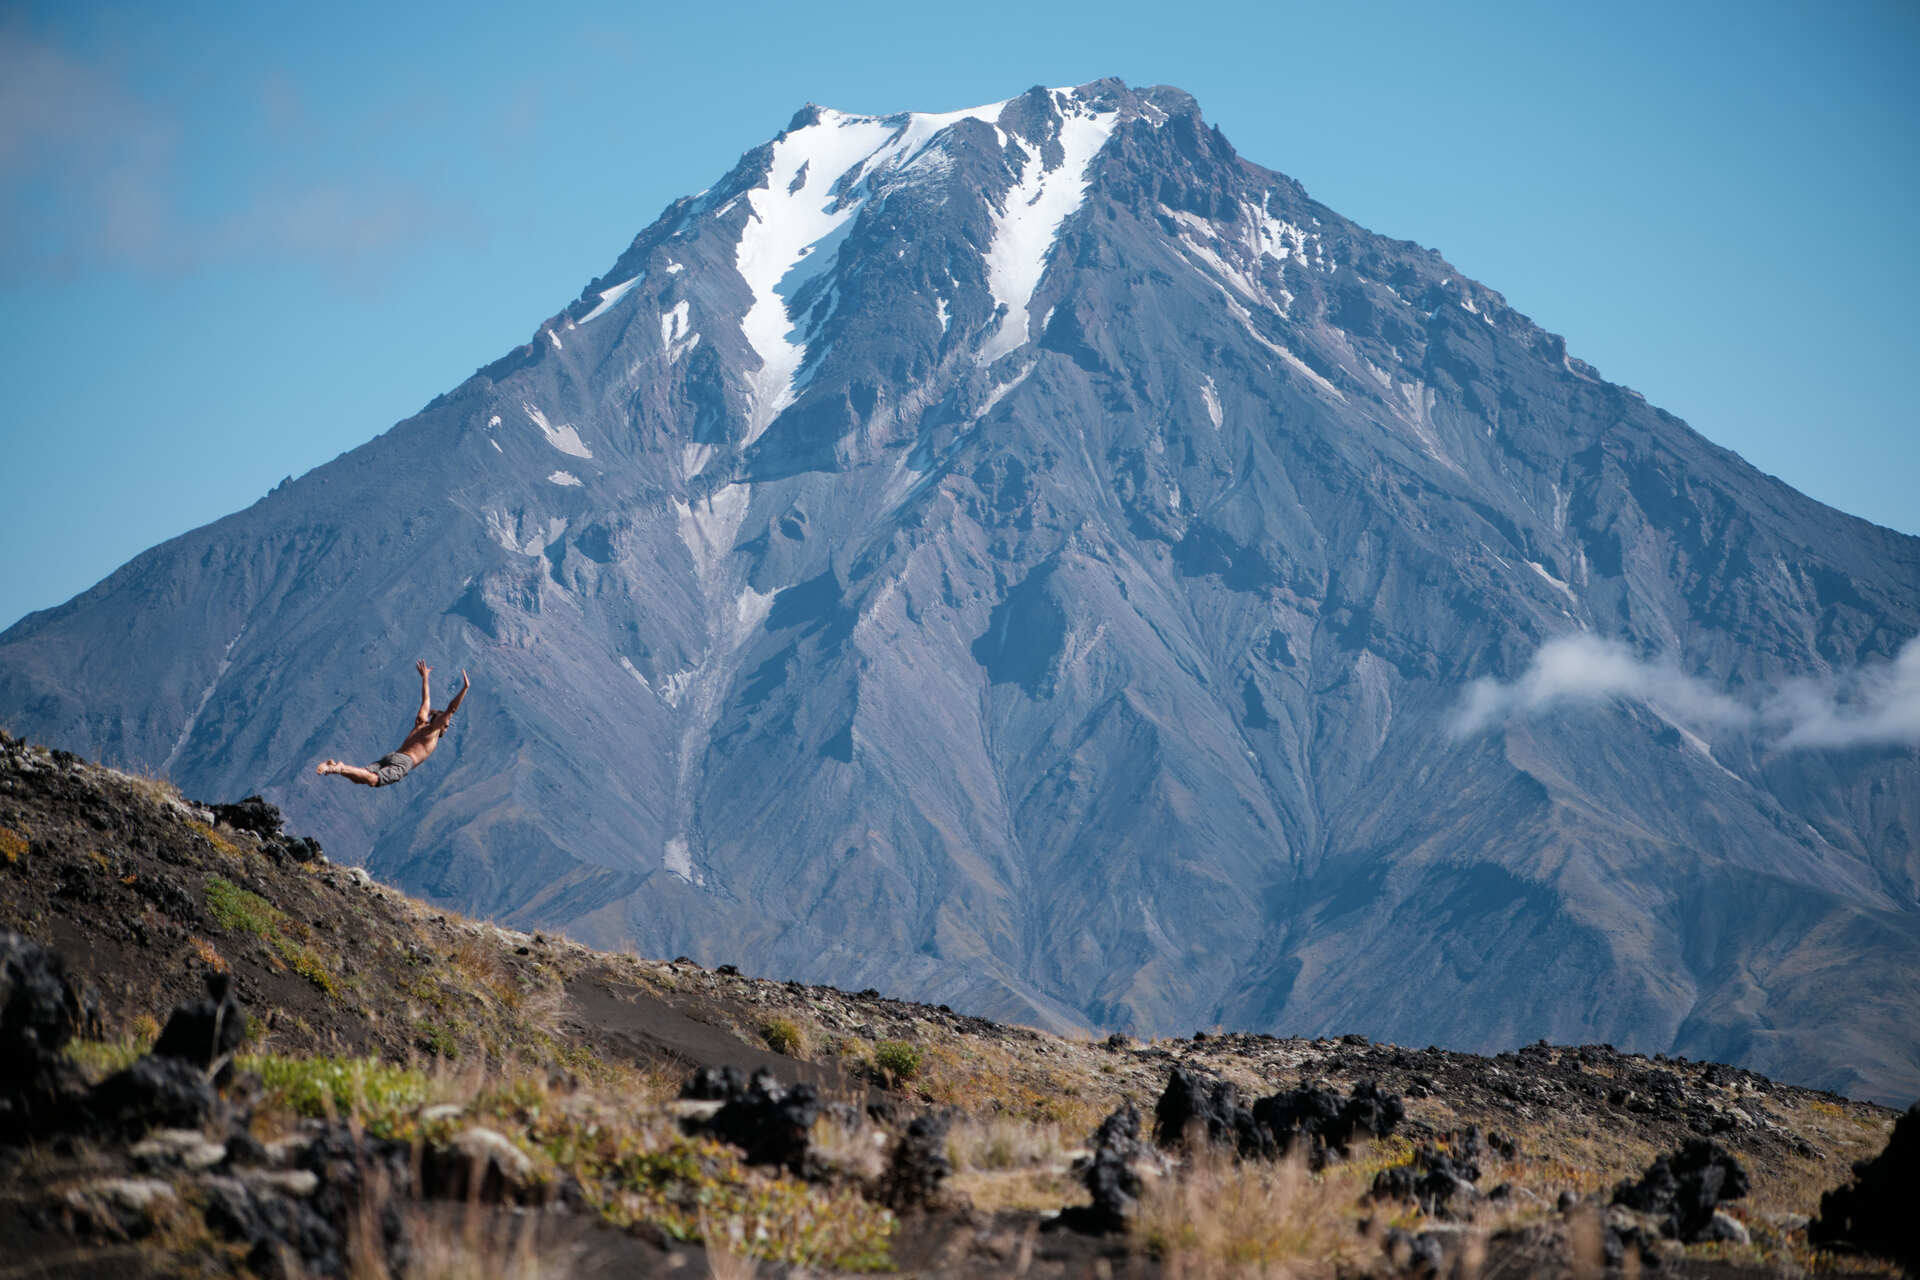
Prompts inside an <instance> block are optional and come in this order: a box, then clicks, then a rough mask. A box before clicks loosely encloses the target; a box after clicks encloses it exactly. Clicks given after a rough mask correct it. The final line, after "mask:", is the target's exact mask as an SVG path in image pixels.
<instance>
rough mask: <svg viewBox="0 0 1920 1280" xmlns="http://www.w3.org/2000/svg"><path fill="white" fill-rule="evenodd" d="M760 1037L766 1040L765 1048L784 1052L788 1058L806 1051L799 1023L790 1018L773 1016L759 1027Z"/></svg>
mask: <svg viewBox="0 0 1920 1280" xmlns="http://www.w3.org/2000/svg"><path fill="white" fill-rule="evenodd" d="M760 1038H761V1039H762V1040H765V1041H766V1042H767V1048H769V1049H771V1050H773V1051H774V1052H775V1053H784V1054H786V1055H787V1056H788V1057H789V1058H797V1057H799V1056H800V1055H801V1054H802V1053H805V1052H806V1047H807V1041H806V1037H805V1036H803V1035H801V1034H800V1024H799V1023H797V1022H795V1021H794V1020H793V1019H792V1018H775V1019H774V1020H773V1021H771V1022H769V1023H768V1024H767V1025H766V1026H764V1027H762V1028H760Z"/></svg>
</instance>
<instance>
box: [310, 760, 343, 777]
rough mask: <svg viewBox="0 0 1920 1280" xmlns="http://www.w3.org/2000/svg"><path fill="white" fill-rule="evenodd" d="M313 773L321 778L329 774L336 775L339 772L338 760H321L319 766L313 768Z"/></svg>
mask: <svg viewBox="0 0 1920 1280" xmlns="http://www.w3.org/2000/svg"><path fill="white" fill-rule="evenodd" d="M314 772H315V773H317V774H319V775H321V776H322V777H325V776H326V775H327V774H329V773H338V772H340V762H339V761H338V760H322V761H321V762H320V763H319V765H317V766H316V767H315V768H314Z"/></svg>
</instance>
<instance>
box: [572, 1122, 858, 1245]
mask: <svg viewBox="0 0 1920 1280" xmlns="http://www.w3.org/2000/svg"><path fill="white" fill-rule="evenodd" d="M543 1136H544V1137H545V1139H546V1141H545V1144H544V1147H545V1150H546V1151H547V1153H548V1155H549V1156H550V1158H552V1159H553V1160H554V1162H555V1163H556V1164H558V1165H561V1166H562V1167H565V1168H568V1169H570V1170H572V1172H573V1173H574V1174H575V1176H576V1177H578V1178H579V1179H580V1183H581V1185H582V1186H583V1187H585V1188H586V1190H587V1198H588V1201H589V1202H590V1203H591V1204H593V1206H594V1208H595V1209H596V1210H597V1211H598V1212H599V1213H600V1215H601V1216H602V1217H603V1218H605V1219H606V1220H607V1221H608V1222H611V1223H613V1224H614V1225H616V1226H634V1225H638V1224H640V1223H651V1224H652V1225H654V1226H657V1227H659V1228H660V1229H661V1230H663V1231H665V1232H666V1233H667V1234H668V1235H670V1236H672V1237H674V1238H675V1239H678V1240H705V1239H709V1238H715V1237H717V1239H715V1243H717V1244H719V1245H721V1246H723V1247H725V1248H727V1249H728V1250H730V1251H733V1252H738V1253H743V1254H746V1255H747V1256H749V1257H756V1258H763V1259H766V1260H768V1261H773V1262H788V1263H796V1264H799V1265H802V1266H822V1267H833V1268H837V1269H839V1270H842V1271H891V1270H892V1269H893V1261H892V1258H891V1257H890V1256H889V1254H888V1246H889V1244H890V1243H891V1240H892V1236H893V1226H894V1222H893V1215H892V1214H891V1213H889V1212H887V1211H886V1210H885V1209H882V1208H878V1207H876V1206H874V1205H872V1204H869V1203H868V1202H867V1201H866V1200H865V1199H863V1198H862V1197H861V1196H860V1195H859V1193H858V1192H857V1191H853V1190H840V1191H826V1190H822V1189H819V1188H815V1187H810V1186H808V1185H807V1184H806V1183H804V1182H800V1181H797V1180H796V1179H793V1178H790V1177H787V1176H785V1175H779V1176H768V1175H766V1174H763V1173H759V1172H757V1171H755V1170H752V1169H749V1168H748V1167H747V1166H745V1165H743V1164H742V1163H741V1162H740V1157H739V1154H738V1153H737V1152H736V1151H734V1149H733V1148H732V1147H729V1146H725V1145H724V1144H721V1143H718V1142H713V1141H710V1140H708V1139H705V1138H689V1137H687V1136H685V1135H684V1134H681V1133H678V1132H676V1131H674V1130H672V1129H670V1128H665V1127H658V1126H650V1127H643V1128H638V1129H630V1130H628V1131H626V1132H624V1133H618V1132H607V1131H604V1130H599V1129H598V1128H597V1127H590V1128H588V1129H586V1130H581V1129H578V1128H575V1127H557V1128H555V1129H550V1130H548V1131H547V1132H546V1133H545V1134H544V1135H543Z"/></svg>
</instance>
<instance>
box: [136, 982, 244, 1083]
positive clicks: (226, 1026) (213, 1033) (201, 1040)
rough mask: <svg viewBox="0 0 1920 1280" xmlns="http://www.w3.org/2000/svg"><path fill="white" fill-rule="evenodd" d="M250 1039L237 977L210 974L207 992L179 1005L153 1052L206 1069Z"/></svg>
mask: <svg viewBox="0 0 1920 1280" xmlns="http://www.w3.org/2000/svg"><path fill="white" fill-rule="evenodd" d="M246 1042H247V1013H246V1010H245V1009H243V1008H241V1007H240V1000H239V998H238V997H237V996H235V995H234V993H233V980H232V978H231V977H229V976H228V975H227V974H224V973H209V974H208V975H207V994H206V997H205V998H203V999H200V1000H191V1001H188V1002H187V1003H185V1004H181V1005H176V1006H175V1007H174V1010H173V1012H172V1013H171V1014H169V1015H168V1017H167V1025H166V1026H164V1027H162V1028H161V1029H160V1038H159V1039H157V1040H155V1041H154V1042H153V1054H154V1056H155V1057H160V1058H178V1059H180V1060H181V1061H182V1062H190V1063H192V1064H193V1065H194V1066H196V1067H198V1068H200V1069H201V1070H202V1071H209V1070H213V1069H215V1064H216V1063H220V1064H221V1069H223V1070H224V1068H225V1060H226V1059H228V1058H230V1057H231V1056H232V1055H233V1054H234V1053H236V1052H238V1051H239V1049H240V1047H241V1046H242V1045H244V1044H246Z"/></svg>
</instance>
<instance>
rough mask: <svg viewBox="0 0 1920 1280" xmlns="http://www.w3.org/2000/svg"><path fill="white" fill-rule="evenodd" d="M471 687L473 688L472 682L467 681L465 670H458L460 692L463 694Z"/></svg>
mask: <svg viewBox="0 0 1920 1280" xmlns="http://www.w3.org/2000/svg"><path fill="white" fill-rule="evenodd" d="M472 687H473V681H471V680H469V679H467V672H466V668H464V667H462V668H461V669H460V692H462V693H465V692H466V691H467V690H468V689H471V688H472Z"/></svg>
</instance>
